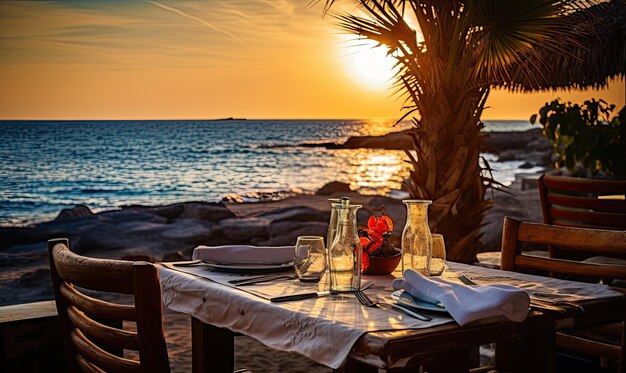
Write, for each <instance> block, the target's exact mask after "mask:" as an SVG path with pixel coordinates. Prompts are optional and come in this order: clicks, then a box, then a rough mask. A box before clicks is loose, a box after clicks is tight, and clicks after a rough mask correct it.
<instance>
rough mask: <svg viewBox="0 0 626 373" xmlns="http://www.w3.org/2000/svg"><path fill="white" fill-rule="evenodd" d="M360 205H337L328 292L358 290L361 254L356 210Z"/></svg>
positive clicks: (330, 253)
mask: <svg viewBox="0 0 626 373" xmlns="http://www.w3.org/2000/svg"><path fill="white" fill-rule="evenodd" d="M361 207H362V206H360V205H349V206H348V205H347V203H342V204H341V205H339V206H338V207H337V233H336V234H335V238H334V239H333V243H332V245H331V246H330V250H329V259H328V260H329V264H330V266H329V269H330V292H331V293H340V292H348V291H355V290H359V289H360V287H361V255H362V252H363V249H362V247H361V242H360V241H359V235H358V231H357V225H356V212H357V210H358V209H359V208H361Z"/></svg>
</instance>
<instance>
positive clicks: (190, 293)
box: [159, 263, 621, 368]
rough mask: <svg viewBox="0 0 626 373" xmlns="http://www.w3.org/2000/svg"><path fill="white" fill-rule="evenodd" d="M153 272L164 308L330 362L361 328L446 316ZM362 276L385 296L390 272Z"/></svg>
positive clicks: (498, 277)
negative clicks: (279, 295) (264, 293)
mask: <svg viewBox="0 0 626 373" xmlns="http://www.w3.org/2000/svg"><path fill="white" fill-rule="evenodd" d="M461 273H463V274H466V275H468V277H470V278H472V279H473V280H475V281H476V282H478V283H480V284H489V283H494V284H495V283H500V284H512V285H517V286H520V287H522V288H523V289H525V290H526V291H527V292H529V294H542V295H541V296H542V297H543V298H551V297H553V298H554V299H555V300H567V301H580V300H585V299H593V298H606V297H614V296H619V295H621V294H620V293H617V292H614V291H611V290H610V289H609V288H608V287H607V286H604V285H596V284H584V283H578V282H570V281H563V280H556V279H548V278H545V277H539V276H529V275H521V274H517V273H513V272H506V271H499V270H494V269H489V268H482V267H476V266H468V265H464V264H458V263H448V270H446V272H444V274H443V277H444V278H448V279H451V280H457V276H458V274H461ZM159 274H160V277H161V287H162V292H163V302H164V303H165V305H166V306H167V307H169V308H170V309H172V310H174V311H178V312H183V313H186V314H188V315H191V316H194V317H195V318H197V319H199V320H201V321H203V322H205V323H207V324H212V325H215V326H218V327H223V328H228V329H230V330H232V331H235V332H239V333H242V334H245V335H248V336H251V337H253V338H255V339H257V340H259V341H260V342H262V343H264V344H265V345H267V346H270V347H273V348H276V349H279V350H283V351H296V352H299V353H301V354H303V355H305V356H307V357H308V358H310V359H312V360H314V361H316V362H318V363H321V364H324V365H327V366H329V367H331V368H338V367H340V366H341V365H342V364H343V362H344V361H345V360H346V358H347V356H348V354H349V353H350V350H351V349H352V346H353V345H354V343H355V342H356V340H357V339H358V338H359V337H360V336H361V335H362V334H364V333H366V332H368V331H380V330H398V329H419V328H428V327H432V326H435V325H440V324H444V323H448V322H453V320H452V319H451V318H450V317H449V316H448V315H447V314H432V313H431V314H430V316H432V317H433V320H432V321H428V322H424V321H420V320H417V319H414V318H411V317H408V316H404V315H402V314H400V313H398V312H395V311H390V310H386V309H379V308H366V307H363V306H361V305H360V304H359V303H358V301H357V300H356V298H355V297H354V296H353V295H352V294H346V295H339V296H328V297H322V298H315V299H307V300H300V301H293V302H285V303H271V302H269V301H268V300H265V299H262V298H260V297H258V296H255V295H253V294H250V293H246V292H244V291H241V290H238V289H235V288H232V287H228V286H224V285H221V284H218V283H216V282H212V281H209V280H206V279H204V278H199V277H196V276H193V275H190V274H186V273H182V272H179V271H176V270H172V269H168V268H165V267H159ZM397 274H398V275H399V273H397ZM363 278H364V279H365V280H368V281H371V282H373V283H374V286H372V288H370V289H368V290H367V294H368V295H370V297H372V298H380V299H387V300H388V299H389V295H390V294H391V291H392V289H391V281H392V280H393V278H394V277H393V276H364V277H363ZM287 281H293V280H287ZM266 286H267V285H266ZM275 286H281V285H275ZM533 296H535V295H533Z"/></svg>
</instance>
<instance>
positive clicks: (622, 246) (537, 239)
mask: <svg viewBox="0 0 626 373" xmlns="http://www.w3.org/2000/svg"><path fill="white" fill-rule="evenodd" d="M523 243H533V244H545V245H556V246H559V247H563V248H568V249H572V250H579V251H585V252H592V253H596V254H603V255H619V254H623V253H624V252H626V231H613V230H600V229H586V228H571V227H560V226H553V225H545V224H536V223H522V222H519V221H517V220H515V219H511V218H509V217H505V218H504V225H503V228H502V254H501V259H500V268H501V269H503V270H507V271H515V270H517V268H525V269H536V270H541V271H546V272H556V273H563V274H574V275H581V276H594V277H599V278H603V277H604V278H619V279H626V266H625V265H608V264H598V263H587V262H584V263H581V262H575V261H570V260H563V259H557V258H539V257H532V256H526V255H524V254H523V253H522V251H521V244H523Z"/></svg>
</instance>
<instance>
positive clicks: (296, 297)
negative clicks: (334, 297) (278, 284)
mask: <svg viewBox="0 0 626 373" xmlns="http://www.w3.org/2000/svg"><path fill="white" fill-rule="evenodd" d="M329 295H330V291H318V292H314V293H302V294H293V295H281V296H278V297H273V298H270V302H289V301H292V300H302V299H309V298H321V297H327V296H329Z"/></svg>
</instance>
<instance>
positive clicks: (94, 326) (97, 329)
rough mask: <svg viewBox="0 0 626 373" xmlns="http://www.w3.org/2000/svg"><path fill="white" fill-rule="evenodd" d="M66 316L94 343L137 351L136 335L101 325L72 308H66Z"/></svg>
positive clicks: (137, 341)
mask: <svg viewBox="0 0 626 373" xmlns="http://www.w3.org/2000/svg"><path fill="white" fill-rule="evenodd" d="M67 316H68V317H69V318H70V321H71V322H72V324H74V326H75V327H76V328H77V329H79V330H80V331H82V332H83V334H87V335H89V336H90V337H91V338H93V340H94V341H96V342H100V343H104V344H106V345H108V346H113V347H118V348H124V349H127V350H138V349H139V339H138V338H137V333H134V332H129V331H126V330H120V329H117V328H113V327H110V326H108V325H104V324H101V323H99V322H97V321H95V320H93V319H91V318H89V317H87V316H85V315H84V314H83V313H82V312H80V311H79V310H77V309H76V307H74V306H70V307H68V308H67Z"/></svg>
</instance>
